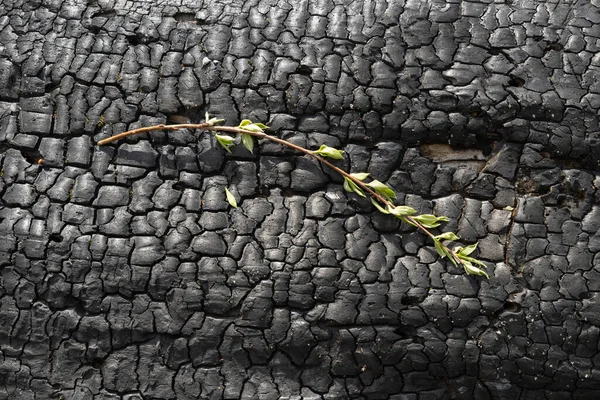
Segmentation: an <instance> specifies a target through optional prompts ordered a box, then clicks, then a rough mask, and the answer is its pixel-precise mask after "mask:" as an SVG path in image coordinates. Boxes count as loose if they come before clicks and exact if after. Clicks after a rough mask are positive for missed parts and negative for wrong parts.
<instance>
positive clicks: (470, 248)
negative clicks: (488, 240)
mask: <svg viewBox="0 0 600 400" xmlns="http://www.w3.org/2000/svg"><path fill="white" fill-rule="evenodd" d="M476 248H477V243H475V244H471V245H469V246H467V247H465V248H462V247H459V248H458V249H456V250H455V252H456V254H458V255H459V256H461V255H462V256H468V255H469V254H471V253H472V252H474V251H475V249H476Z"/></svg>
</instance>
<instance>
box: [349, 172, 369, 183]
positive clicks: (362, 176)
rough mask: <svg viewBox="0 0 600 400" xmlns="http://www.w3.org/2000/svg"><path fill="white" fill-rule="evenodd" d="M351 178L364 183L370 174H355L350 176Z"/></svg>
mask: <svg viewBox="0 0 600 400" xmlns="http://www.w3.org/2000/svg"><path fill="white" fill-rule="evenodd" d="M350 176H351V177H353V178H356V179H358V180H359V181H364V180H365V179H366V178H367V176H369V174H368V173H367V172H355V173H353V174H350Z"/></svg>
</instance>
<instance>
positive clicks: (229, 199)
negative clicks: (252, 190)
mask: <svg viewBox="0 0 600 400" xmlns="http://www.w3.org/2000/svg"><path fill="white" fill-rule="evenodd" d="M225 196H226V197H227V202H228V203H229V204H230V205H231V207H233V208H237V201H236V200H235V197H233V194H231V192H230V191H229V189H227V188H225Z"/></svg>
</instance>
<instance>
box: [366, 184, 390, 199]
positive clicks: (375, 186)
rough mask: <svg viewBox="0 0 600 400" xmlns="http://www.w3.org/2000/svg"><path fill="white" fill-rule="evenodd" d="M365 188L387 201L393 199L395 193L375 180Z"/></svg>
mask: <svg viewBox="0 0 600 400" xmlns="http://www.w3.org/2000/svg"><path fill="white" fill-rule="evenodd" d="M367 186H368V187H370V188H371V189H373V190H374V191H376V192H377V193H379V194H380V195H382V196H383V197H385V198H386V199H388V200H391V199H395V198H396V193H394V191H393V190H392V189H390V188H389V187H388V186H387V185H385V184H384V183H382V182H379V181H378V180H377V179H375V180H374V181H371V182H369V183H367Z"/></svg>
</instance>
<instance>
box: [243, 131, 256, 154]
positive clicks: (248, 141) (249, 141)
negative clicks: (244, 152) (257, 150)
mask: <svg viewBox="0 0 600 400" xmlns="http://www.w3.org/2000/svg"><path fill="white" fill-rule="evenodd" d="M242 144H243V145H244V147H245V148H246V149H248V151H249V152H250V153H252V150H254V139H253V138H252V135H249V134H247V133H242Z"/></svg>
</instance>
